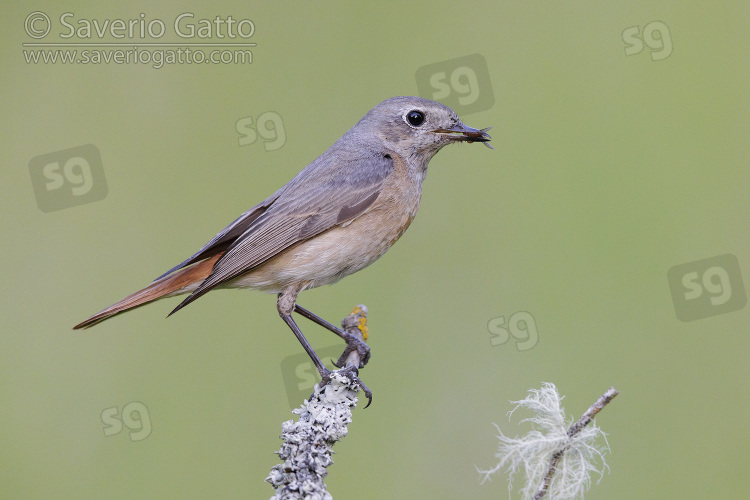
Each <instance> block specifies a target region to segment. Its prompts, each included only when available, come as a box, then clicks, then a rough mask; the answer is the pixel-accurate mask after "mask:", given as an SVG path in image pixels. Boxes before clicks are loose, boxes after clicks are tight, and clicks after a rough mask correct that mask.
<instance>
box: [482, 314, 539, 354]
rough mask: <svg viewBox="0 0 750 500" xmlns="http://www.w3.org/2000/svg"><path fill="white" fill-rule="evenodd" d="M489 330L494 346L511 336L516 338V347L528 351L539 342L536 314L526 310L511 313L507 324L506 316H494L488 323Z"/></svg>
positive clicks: (504, 341)
mask: <svg viewBox="0 0 750 500" xmlns="http://www.w3.org/2000/svg"><path fill="white" fill-rule="evenodd" d="M487 330H488V331H489V332H490V344H492V347H495V346H498V345H502V344H505V343H506V342H508V341H509V340H510V338H511V337H513V338H514V339H516V341H517V342H516V349H518V350H519V351H528V350H529V349H531V348H533V347H534V346H535V345H536V344H537V342H539V332H538V331H537V328H536V322H535V321H534V316H532V315H531V313H528V312H526V311H519V312H517V313H513V314H511V316H510V318H508V323H507V325H506V323H505V316H499V317H497V318H492V319H491V320H490V321H489V322H488V323H487Z"/></svg>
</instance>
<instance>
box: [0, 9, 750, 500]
mask: <svg viewBox="0 0 750 500" xmlns="http://www.w3.org/2000/svg"><path fill="white" fill-rule="evenodd" d="M749 5H750V4H748V3H747V2H739V1H736V2H724V3H722V4H721V5H719V4H709V3H703V5H698V3H694V4H691V5H690V6H687V4H686V3H684V2H680V3H678V2H667V1H656V2H653V1H651V2H646V1H641V2H615V3H612V2H590V1H589V2H570V1H568V2H541V1H534V2H516V1H506V2H430V3H421V4H417V3H403V2H402V3H392V4H387V3H381V2H378V3H372V4H370V5H363V4H358V5H357V6H354V5H353V4H349V3H343V2H341V3H333V2H294V3H286V4H281V3H277V4H275V5H274V6H271V5H270V4H259V3H249V2H227V1H219V2H214V3H213V4H212V5H210V6H208V5H207V4H204V3H199V2H190V3H185V4H184V5H180V6H175V5H163V6H154V5H153V4H150V3H146V2H131V3H130V4H129V5H128V6H125V5H122V4H121V3H120V2H117V3H114V2H113V3H111V4H110V5H106V4H105V3H101V2H91V3H84V2H75V1H70V2H63V3H60V2H37V3H36V4H34V5H29V6H24V7H19V6H17V5H14V6H8V5H6V6H4V7H3V15H2V16H0V26H1V27H2V30H0V37H2V38H1V46H0V47H1V49H0V50H1V52H0V54H2V61H3V69H2V71H0V82H1V84H2V87H1V90H0V91H1V92H2V94H1V98H0V109H1V110H2V113H1V114H0V116H2V118H1V119H0V135H1V136H2V138H3V145H4V146H3V148H2V156H0V159H1V161H2V165H3V168H2V169H0V175H1V177H0V186H1V187H0V189H1V190H2V197H1V198H0V200H1V201H0V203H1V205H0V210H1V211H2V222H1V223H0V224H1V226H0V227H2V256H3V258H2V261H1V262H2V264H1V265H2V269H0V272H1V274H2V283H3V285H2V288H1V289H0V290H1V291H0V302H1V303H2V304H3V305H2V310H3V314H2V335H0V400H1V401H2V403H1V404H0V497H2V498H12V499H16V498H23V499H25V498H45V499H46V498H50V499H51V498H55V499H62V498H160V499H164V498H267V497H270V496H271V494H272V493H273V491H272V489H271V488H270V486H269V485H268V484H266V483H264V482H263V479H264V478H265V477H266V476H267V474H268V472H269V470H270V468H271V466H272V465H274V464H275V463H276V462H277V457H276V456H275V455H274V453H273V452H274V451H276V450H278V448H279V445H280V441H279V439H278V436H279V434H280V430H281V423H282V422H283V421H284V420H287V419H289V418H291V414H290V411H289V403H288V401H287V395H286V390H285V386H284V383H283V376H282V373H281V364H282V360H284V359H286V358H288V357H289V356H294V355H298V354H299V353H300V352H301V348H300V346H299V345H298V344H297V342H296V340H295V339H294V337H293V336H292V334H291V333H290V332H289V331H288V329H287V328H286V327H285V326H284V324H283V323H282V322H281V321H280V320H279V318H278V315H277V313H276V310H275V300H274V297H272V296H270V295H264V294H261V293H257V292H245V291H236V290H234V291H218V292H215V293H211V294H209V295H207V296H206V297H204V298H202V299H201V300H199V301H197V302H196V303H195V304H192V305H191V306H190V307H189V308H186V309H184V310H183V311H181V312H180V313H179V314H177V315H175V316H172V317H170V318H169V319H168V320H165V319H164V316H165V315H166V314H167V313H168V312H169V311H170V310H171V308H172V307H174V306H175V305H176V304H177V303H178V299H167V300H165V301H163V302H159V303H157V304H154V305H151V306H149V307H146V308H142V309H139V310H137V311H135V312H131V313H129V314H127V315H124V316H120V317H118V318H115V319H113V320H111V321H109V322H106V323H104V324H102V325H100V326H97V327H96V328H94V329H92V330H86V331H82V332H81V331H75V332H74V331H72V330H71V327H72V325H74V324H76V323H77V322H79V321H81V320H83V319H85V318H86V317H88V316H89V315H90V314H93V313H94V312H96V311H98V310H100V309H102V308H103V307H105V306H106V305H109V304H111V303H113V302H115V301H117V300H119V299H120V298H122V297H123V296H125V295H127V294H128V293H131V292H132V291H135V290H137V289H139V288H141V287H142V286H144V285H146V284H147V283H148V282H149V281H150V280H151V279H153V278H154V277H156V276H158V275H159V274H161V273H162V272H164V271H166V270H167V269H169V268H170V267H171V266H173V265H174V264H176V263H178V262H180V261H181V260H183V259H184V258H186V257H187V256H189V255H190V254H192V253H193V251H195V250H196V249H197V248H199V247H200V246H201V245H202V244H203V243H205V242H206V241H207V240H208V239H209V238H210V237H211V236H213V235H214V234H215V233H216V232H217V231H219V230H220V229H222V228H223V227H224V226H225V225H226V224H227V223H228V222H229V221H231V220H233V219H234V218H235V217H236V216H237V215H239V214H240V213H241V212H242V211H244V210H246V209H248V208H250V207H251V206H252V205H254V204H255V203H257V202H259V201H260V200H262V199H264V198H265V197H266V196H267V195H269V194H270V193H271V192H273V191H274V190H276V189H277V188H278V187H280V186H281V185H282V184H283V183H285V182H286V181H287V180H289V179H290V178H291V177H292V176H293V175H294V174H296V173H297V172H298V171H299V170H300V169H301V168H302V167H304V166H305V165H306V164H307V163H308V162H310V161H312V160H313V159H314V158H315V157H316V156H317V155H319V154H320V153H322V152H323V151H324V150H325V149H326V148H327V147H328V146H329V145H330V144H332V143H333V142H334V141H335V140H336V139H337V138H338V137H340V136H341V135H342V134H343V133H344V132H345V131H346V130H348V128H350V127H351V126H352V125H353V124H354V123H356V121H357V120H358V119H359V118H360V117H361V116H362V115H364V113H366V112H367V111H368V110H369V109H370V108H371V107H373V106H374V105H375V104H377V103H379V102H380V101H382V100H384V99H386V98H388V97H391V96H394V95H414V94H416V93H417V92H418V91H417V82H416V80H415V73H416V71H417V69H418V68H420V67H422V66H425V65H430V64H434V63H439V62H441V61H447V60H450V59H453V58H457V57H462V56H467V55H471V54H475V53H479V54H481V55H482V56H484V58H485V59H486V61H487V66H488V69H489V73H490V78H491V85H492V91H493V93H494V96H495V103H494V106H492V108H491V109H489V110H486V111H481V112H476V113H472V114H470V115H467V116H462V118H463V119H464V121H465V122H466V123H467V124H468V125H470V126H474V127H480V128H481V127H487V126H492V127H493V130H492V132H491V134H492V136H493V142H492V144H493V145H494V147H495V149H496V151H490V150H488V149H486V148H484V147H481V146H479V145H469V146H466V145H462V146H454V147H450V148H447V149H445V150H443V151H442V152H441V153H439V154H438V155H437V156H436V157H435V158H434V159H433V161H432V162H431V164H430V170H429V175H428V177H427V179H426V181H425V183H424V194H423V199H422V206H421V209H420V213H419V215H418V217H417V218H416V220H415V221H414V224H413V225H412V226H411V228H410V230H409V231H408V232H407V234H406V235H405V236H404V237H403V238H402V240H401V241H400V242H399V243H398V244H397V245H396V246H395V247H394V248H393V249H392V250H391V251H389V252H388V254H387V255H386V256H385V257H384V258H383V259H381V260H380V261H378V262H377V263H376V264H374V265H373V266H371V267H370V268H368V269H366V270H364V271H362V272H360V273H358V274H356V275H354V276H351V277H349V278H347V279H345V280H343V281H342V282H340V283H339V284H337V285H336V286H334V287H324V288H320V289H316V290H313V291H309V292H305V293H304V294H303V295H302V296H301V299H300V303H301V304H303V305H304V306H306V307H308V308H310V309H312V310H313V311H315V312H317V313H318V314H320V315H321V316H323V317H326V318H329V319H330V320H332V321H334V322H337V321H338V320H339V319H340V318H342V317H343V316H345V315H346V314H348V312H349V311H350V309H351V308H352V306H354V305H356V304H358V303H364V304H367V305H368V307H369V308H370V321H369V325H370V329H371V340H370V345H371V346H372V352H373V357H372V361H371V362H370V364H369V365H368V366H367V367H366V369H365V370H363V371H362V373H361V375H362V377H363V379H364V380H365V382H366V383H367V384H368V385H369V386H370V388H371V389H372V390H373V392H374V395H375V397H374V401H373V404H372V406H371V407H370V408H368V409H367V410H363V409H362V405H360V407H359V408H357V409H355V411H354V422H353V424H352V425H351V426H350V433H349V435H348V436H347V437H346V438H345V439H344V440H343V441H342V442H341V443H339V444H338V445H337V446H336V452H337V454H336V455H335V457H334V459H335V464H334V465H333V466H332V467H331V468H330V469H329V472H330V475H329V477H328V479H327V484H328V487H329V490H330V491H331V493H332V494H333V495H334V497H335V498H425V499H427V498H504V497H505V496H506V495H507V491H506V482H505V479H504V477H503V476H502V475H498V476H495V478H494V480H493V481H492V482H490V483H485V484H482V485H480V484H479V482H480V481H479V480H480V476H479V474H478V473H477V471H476V469H475V466H479V467H480V468H488V467H490V466H491V465H492V464H493V463H494V453H495V451H496V447H497V443H496V439H495V437H494V435H495V432H496V431H495V429H494V427H493V426H492V422H497V423H498V424H499V425H500V426H501V428H502V429H503V432H505V433H506V434H510V435H515V434H518V433H522V432H525V431H527V430H528V428H527V427H524V426H521V427H519V426H518V425H517V422H518V419H517V418H515V417H514V419H513V421H512V422H509V421H508V418H507V416H506V413H507V411H508V410H510V409H511V408H512V406H511V405H510V403H509V400H518V399H521V398H523V397H524V396H525V395H526V391H527V390H528V389H531V388H538V387H540V386H541V384H542V382H554V383H555V384H557V386H558V387H559V389H560V391H561V393H562V394H565V395H566V396H567V397H566V398H565V401H564V403H565V406H566V408H567V409H568V411H569V412H570V413H571V414H572V415H575V416H576V417H577V416H578V415H580V414H581V413H582V412H583V411H584V410H585V409H586V408H587V407H588V406H589V405H590V404H591V403H592V402H593V401H594V400H595V399H596V398H597V397H598V396H599V395H600V394H601V393H603V392H604V390H606V389H607V388H608V387H609V386H610V385H612V386H615V387H616V388H617V389H619V390H620V391H621V394H620V396H618V397H617V398H616V399H615V400H614V401H613V403H612V404H611V405H610V406H608V407H607V408H606V409H605V410H604V411H603V412H602V413H601V414H600V415H599V418H598V419H597V422H598V423H599V425H600V426H601V427H602V428H603V429H604V430H605V431H606V432H607V433H608V436H609V437H608V439H609V444H610V446H611V449H612V453H611V455H610V456H609V458H608V463H609V466H610V468H611V472H610V473H608V474H605V476H604V478H603V480H602V481H601V483H600V484H599V485H596V484H595V485H594V486H593V488H592V490H591V491H590V492H589V494H588V495H587V498H591V499H594V498H607V499H620V498H622V499H631V498H695V499H699V498H700V499H702V498H737V497H740V496H743V495H744V494H746V492H747V490H748V487H750V479H749V476H748V474H747V468H748V466H749V465H750V459H748V452H747V450H748V448H750V438H749V433H748V428H747V418H748V414H749V413H750V403H749V402H748V398H747V394H748V393H749V392H750V377H748V369H747V366H748V362H747V360H746V357H747V353H748V348H750V338H749V337H748V331H747V330H748V329H747V317H748V308H747V307H745V308H742V309H740V310H737V311H734V312H729V313H726V314H721V315H716V316H712V317H707V318H703V319H699V320H696V321H692V322H689V323H684V322H681V321H679V320H678V319H677V317H676V315H675V309H674V305H673V303H672V297H671V294H670V289H669V283H668V281H667V271H668V270H669V269H670V268H671V267H673V266H676V265H680V264H684V263H688V262H692V261H696V260H700V259H704V258H709V257H713V256H717V255H721V254H726V253H731V254H734V255H736V256H737V259H738V261H739V264H740V268H741V269H742V270H743V271H744V273H745V278H746V279H747V277H748V276H750V271H749V270H750V251H749V250H748V243H750V237H749V236H748V223H747V220H748V218H747V212H748V208H750V207H749V206H748V201H747V200H748V197H747V193H748V191H749V190H750V174H749V173H748V172H749V170H748V153H749V152H750V147H749V144H750V141H748V138H747V130H748V125H750V116H749V115H748V112H749V111H750V92H749V91H748V89H749V88H750V71H749V67H748V64H747V54H748V53H749V52H750V36H748V30H747V26H748V20H749V17H750V16H749V14H750V12H749V10H748V9H749V7H748V6H749ZM34 10H40V11H44V12H45V13H47V14H48V15H49V17H50V18H52V19H53V22H54V20H56V19H58V18H59V16H60V14H62V13H63V12H66V11H69V12H73V13H74V14H75V17H74V20H78V19H82V18H86V19H98V20H104V19H117V18H121V19H134V18H137V17H138V16H139V14H140V13H141V12H144V13H145V14H146V19H162V20H164V21H165V23H166V24H167V26H168V27H169V24H170V22H171V20H173V19H174V18H175V17H176V16H178V15H179V14H181V13H183V12H193V13H195V19H196V20H197V19H200V18H209V19H213V18H215V17H216V16H222V17H226V16H228V15H232V16H233V17H234V18H235V19H242V18H247V19H251V20H252V21H253V22H254V23H255V26H256V32H255V34H254V35H253V37H252V40H251V41H252V42H255V43H257V44H258V45H257V47H255V48H254V49H253V56H254V60H253V63H252V64H250V65H196V64H192V65H187V64H184V65H171V66H165V67H163V68H161V69H154V68H152V67H151V66H150V65H144V64H137V65H136V64H131V65H117V64H108V65H107V64H100V65H70V64H68V65H65V64H61V63H58V64H46V65H45V64H36V65H34V64H26V63H25V61H24V57H23V52H22V49H23V47H22V45H21V44H22V43H24V42H30V41H33V40H32V39H30V38H29V37H28V36H27V35H26V34H25V32H24V19H25V18H26V16H27V15H28V14H29V13H30V12H31V11H34ZM652 21H662V22H663V23H665V24H666V26H668V28H669V36H670V37H671V40H672V42H673V46H674V49H673V53H672V54H671V55H670V56H669V57H667V58H666V59H663V60H657V61H653V60H652V59H651V57H650V55H649V54H650V49H649V48H646V49H645V50H644V51H643V52H641V53H640V54H637V55H631V56H626V55H625V47H626V44H625V43H624V41H623V37H622V32H623V31H624V30H625V29H626V28H629V27H632V26H639V27H640V29H643V27H644V26H645V25H647V24H648V23H650V22H652ZM50 36H51V35H50ZM54 41H59V40H54ZM106 41H112V40H111V39H110V38H107V39H106ZM165 41H167V40H166V37H165ZM168 41H179V40H174V39H173V38H172V39H170V40H168ZM196 41H198V42H200V41H201V40H196ZM210 41H213V42H216V41H223V40H210ZM266 111H272V112H274V113H277V114H278V115H279V116H280V117H281V118H282V119H283V126H284V129H285V132H286V142H285V144H284V146H283V147H281V148H280V149H278V150H275V151H266V150H265V149H264V147H263V144H262V142H261V141H258V142H256V143H254V144H251V145H246V146H240V145H239V144H238V140H239V135H238V133H237V131H236V130H235V124H236V122H237V121H238V120H240V119H243V118H246V117H257V116H258V115H260V114H261V113H263V112H266ZM83 144H94V145H95V146H96V147H97V148H98V149H99V151H100V152H101V155H102V161H103V167H104V171H105V173H106V182H107V187H108V193H107V196H106V197H105V198H104V199H103V200H101V201H97V202H93V203H89V204H84V205H79V206H74V207H70V208H67V209H64V210H58V211H54V212H49V213H43V212H42V211H40V209H39V208H38V207H37V203H36V199H35V195H34V189H33V186H32V183H31V181H30V174H29V168H28V164H29V161H30V160H31V159H32V158H34V157H36V156H38V155H43V154H47V153H51V152H55V151H59V150H64V149H67V148H71V147H75V146H80V145H83ZM518 311H528V312H529V313H531V314H532V316H533V318H534V322H535V324H536V327H537V329H538V335H539V340H538V343H537V345H536V346H535V347H534V348H533V349H529V350H525V351H519V350H518V349H517V348H516V346H515V344H514V341H513V340H511V341H510V342H508V343H506V344H503V345H497V346H492V345H491V338H490V333H489V331H488V322H489V321H490V320H492V319H493V318H497V317H500V316H503V317H505V318H506V319H507V318H509V317H510V316H511V315H512V314H514V313H515V312H518ZM302 327H303V329H304V330H305V331H306V332H307V335H308V338H309V339H310V340H311V342H312V343H313V344H314V345H315V346H317V347H320V348H325V347H328V346H331V345H334V344H335V342H334V339H333V338H332V336H331V335H330V334H329V333H327V332H325V331H323V330H321V329H318V328H315V327H314V326H313V325H310V324H306V323H302ZM134 401H138V402H142V403H143V404H144V405H145V406H146V408H147V409H148V418H149V420H150V422H151V424H152V432H151V434H150V435H149V436H148V437H147V438H146V439H143V440H141V441H131V439H130V438H129V437H128V436H129V431H128V429H124V430H123V431H122V432H121V433H119V434H116V435H113V436H105V435H104V432H103V430H104V427H105V425H104V424H103V422H102V420H101V416H100V415H101V413H102V411H104V410H105V409H108V408H113V407H117V408H119V409H120V410H121V409H122V408H123V406H125V405H126V404H128V403H130V402H134ZM523 416H526V415H523ZM514 497H515V495H514Z"/></svg>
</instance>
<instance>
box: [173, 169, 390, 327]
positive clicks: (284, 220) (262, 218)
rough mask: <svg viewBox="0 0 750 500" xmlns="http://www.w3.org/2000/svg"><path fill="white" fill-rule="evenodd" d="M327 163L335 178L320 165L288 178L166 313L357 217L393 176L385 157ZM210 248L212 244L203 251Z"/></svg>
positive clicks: (230, 229)
mask: <svg viewBox="0 0 750 500" xmlns="http://www.w3.org/2000/svg"><path fill="white" fill-rule="evenodd" d="M328 159H329V160H330V161H336V162H337V165H336V174H335V175H326V174H325V173H324V172H325V171H326V169H325V168H324V164H317V165H316V164H315V163H313V164H311V165H310V167H314V168H313V169H311V170H310V171H309V174H310V176H309V177H308V176H304V175H298V176H297V177H295V178H294V179H292V181H290V182H289V184H287V185H286V186H284V187H283V188H282V189H281V190H279V192H278V193H277V194H278V195H279V196H278V197H277V198H276V199H274V200H273V201H272V202H271V203H270V205H269V206H268V207H266V208H265V209H264V210H263V211H262V212H261V213H260V214H259V215H257V216H255V218H254V219H253V220H252V221H251V223H250V224H249V226H247V227H245V230H244V232H243V233H242V234H240V235H239V236H237V237H236V238H235V239H234V241H232V243H231V244H230V245H229V246H228V247H227V249H226V252H225V253H224V255H222V256H221V257H220V258H219V260H218V261H217V262H216V264H215V265H214V267H213V270H212V271H211V274H210V275H209V276H208V277H207V278H206V279H205V280H204V281H203V282H202V283H201V285H200V286H199V287H198V288H197V289H196V290H195V291H194V292H193V293H192V294H191V295H190V296H188V297H187V298H186V299H185V300H184V301H182V303H180V305H178V306H177V307H176V308H175V309H174V310H173V311H172V313H170V314H174V313H175V312H177V311H178V310H179V309H181V308H183V307H185V306H186V305H188V304H189V303H190V302H192V301H194V300H195V299H197V298H198V297H200V296H202V295H203V294H205V293H206V292H208V291H209V290H211V289H212V288H214V287H216V286H217V285H219V284H221V283H224V282H226V281H229V280H231V279H233V278H236V277H237V276H240V275H241V274H244V273H246V272H247V271H249V270H250V269H252V268H253V267H256V266H258V265H260V264H262V263H263V262H265V261H266V260H268V259H270V258H272V257H274V256H275V255H277V254H278V253H279V252H281V251H283V250H285V249H286V248H288V247H290V246H292V245H294V244H295V243H298V242H300V241H304V240H307V239H310V238H312V237H314V236H316V235H318V234H320V233H322V232H323V231H326V230H327V229H330V228H331V227H334V226H336V225H339V224H343V223H345V222H347V221H349V220H352V219H354V218H355V217H357V216H359V215H361V214H362V213H363V212H364V211H365V210H366V209H367V208H368V207H369V206H370V205H372V203H373V202H374V201H375V200H376V199H377V197H378V195H379V194H380V191H381V189H382V186H383V183H384V181H385V179H386V177H388V175H389V174H390V173H391V172H392V171H393V159H392V157H391V156H390V155H383V154H371V155H366V156H365V155H362V156H360V157H359V158H357V159H356V160H349V161H343V160H342V159H341V158H331V157H329V158H328ZM319 160H323V159H322V158H319ZM324 161H325V160H324ZM308 168H309V167H308ZM303 173H304V171H303ZM310 177H312V179H311V178H310ZM256 208H257V207H256ZM251 212H252V211H251ZM247 213H249V212H246V214H247ZM243 217H244V215H243ZM241 220H242V217H240V219H238V221H240V225H243V224H242V222H241ZM238 221H235V223H233V225H230V226H229V227H228V228H227V229H225V230H224V231H222V232H221V233H219V234H218V235H217V236H216V238H214V240H212V242H214V243H213V246H214V247H216V246H217V245H225V244H226V241H229V240H228V239H227V238H228V237H229V236H230V235H233V234H236V229H235V228H239V227H240V225H238ZM243 226H246V224H244V225H243ZM222 235H224V236H222ZM209 245H211V242H209V244H208V245H206V246H205V247H204V249H206V248H207V247H209ZM204 249H202V250H201V251H200V252H198V253H197V254H196V255H195V256H194V257H191V259H194V258H196V257H200V255H201V253H202V252H204V253H205V252H206V250H204ZM206 255H208V254H206ZM201 258H204V257H201ZM191 259H188V261H190V260H191ZM188 261H186V262H188ZM178 267H179V266H178Z"/></svg>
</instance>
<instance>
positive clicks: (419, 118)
mask: <svg viewBox="0 0 750 500" xmlns="http://www.w3.org/2000/svg"><path fill="white" fill-rule="evenodd" d="M406 120H407V121H408V122H409V124H411V125H412V126H414V127H419V126H420V125H422V123H424V113H422V112H421V111H417V110H416V109H414V110H412V111H409V113H407V115H406Z"/></svg>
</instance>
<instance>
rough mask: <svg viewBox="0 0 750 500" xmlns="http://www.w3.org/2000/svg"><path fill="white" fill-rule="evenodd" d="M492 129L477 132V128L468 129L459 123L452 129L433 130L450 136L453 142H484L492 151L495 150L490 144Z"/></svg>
mask: <svg viewBox="0 0 750 500" xmlns="http://www.w3.org/2000/svg"><path fill="white" fill-rule="evenodd" d="M491 128H492V127H487V128H483V129H482V130H477V129H475V128H471V127H467V126H466V125H464V124H463V123H460V122H459V123H458V125H456V126H455V127H451V128H437V129H435V130H433V132H434V133H436V134H443V135H449V136H450V137H451V138H452V139H453V140H456V141H462V142H468V143H472V142H483V143H484V145H485V146H487V147H488V148H490V149H495V148H493V147H492V146H490V145H489V144H487V143H488V142H490V140H491V139H492V138H491V137H490V134H488V133H487V131H488V130H490V129H491Z"/></svg>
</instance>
